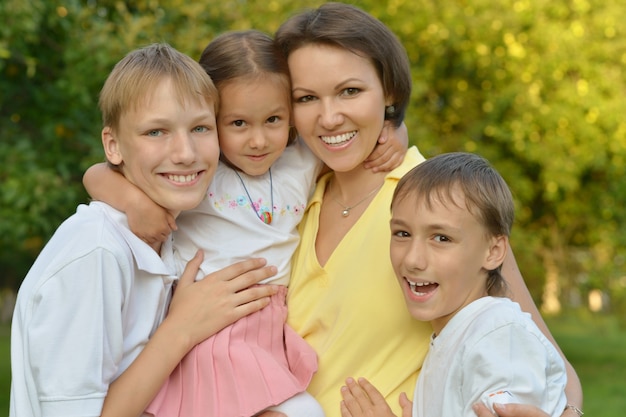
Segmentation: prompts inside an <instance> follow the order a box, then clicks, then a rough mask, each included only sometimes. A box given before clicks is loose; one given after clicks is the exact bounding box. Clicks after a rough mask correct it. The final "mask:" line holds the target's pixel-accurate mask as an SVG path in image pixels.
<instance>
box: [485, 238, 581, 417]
mask: <svg viewBox="0 0 626 417" xmlns="http://www.w3.org/2000/svg"><path fill="white" fill-rule="evenodd" d="M502 275H503V276H504V277H506V280H507V283H508V284H509V288H510V290H511V293H512V297H511V298H512V299H513V301H516V302H518V303H519V304H520V306H521V307H522V310H524V311H526V312H528V313H530V315H531V316H532V318H533V320H534V322H535V324H537V326H538V327H539V329H541V331H542V332H543V334H544V335H545V336H546V337H547V338H548V339H549V340H550V341H551V342H552V344H554V347H556V349H557V351H558V352H559V354H560V355H561V357H562V358H563V361H564V362H565V367H566V370H567V386H566V387H565V395H566V396H567V402H568V404H573V405H575V406H576V407H578V408H582V404H583V390H582V387H581V385H580V380H579V379H578V375H576V371H575V370H574V367H573V366H572V365H571V364H570V363H569V361H568V360H567V358H566V357H565V355H564V354H563V352H562V351H561V348H559V345H558V344H557V343H556V340H554V337H553V336H552V333H550V330H549V329H548V326H547V325H546V323H545V322H544V321H543V317H541V314H540V313H539V310H538V309H537V306H536V305H535V302H534V301H533V299H532V297H531V296H530V292H529V291H528V287H526V283H525V282H524V278H523V277H522V273H521V272H520V270H519V267H518V266H517V262H516V261H515V255H513V251H512V250H511V247H510V246H509V252H508V254H507V256H506V258H505V259H504V264H503V265H502ZM572 413H574V414H572ZM486 415H487V416H488V415H489V414H486ZM570 415H571V416H573V417H574V416H577V414H576V413H575V412H574V411H573V410H572V409H566V410H565V412H564V413H563V414H562V417H565V416H570ZM511 416H513V414H511ZM517 416H519V417H522V416H524V414H519V415H517ZM528 416H529V417H530V416H532V415H531V414H528Z"/></svg>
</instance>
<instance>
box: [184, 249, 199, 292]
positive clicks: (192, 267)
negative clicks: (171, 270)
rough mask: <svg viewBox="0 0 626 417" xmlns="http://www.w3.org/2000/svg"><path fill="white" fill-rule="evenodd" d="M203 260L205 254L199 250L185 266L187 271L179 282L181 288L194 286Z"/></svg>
mask: <svg viewBox="0 0 626 417" xmlns="http://www.w3.org/2000/svg"><path fill="white" fill-rule="evenodd" d="M203 259H204V252H203V251H201V250H199V251H197V252H196V254H195V255H194V257H193V258H191V260H190V261H189V262H187V265H186V266H185V270H184V271H183V274H182V275H181V277H180V279H179V280H178V286H179V287H180V286H181V285H183V286H185V285H189V284H192V283H193V282H194V280H195V279H196V275H197V274H198V270H199V269H200V265H201V264H202V260H203Z"/></svg>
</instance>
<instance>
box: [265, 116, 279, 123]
mask: <svg viewBox="0 0 626 417" xmlns="http://www.w3.org/2000/svg"><path fill="white" fill-rule="evenodd" d="M279 121H280V117H278V116H270V117H268V118H267V123H278V122H279Z"/></svg>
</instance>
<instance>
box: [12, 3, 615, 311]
mask: <svg viewBox="0 0 626 417" xmlns="http://www.w3.org/2000/svg"><path fill="white" fill-rule="evenodd" d="M321 3H323V2H322V1H311V2H308V3H307V5H306V6H310V7H315V6H317V5H319V4H321ZM354 3H355V4H357V5H358V6H360V7H362V8H363V9H365V10H367V11H369V12H371V13H372V14H373V15H375V16H377V17H378V18H380V19H381V20H382V21H383V22H385V23H386V24H388V25H389V26H390V27H391V28H392V29H393V30H394V32H395V33H396V34H397V35H398V37H399V38H400V40H401V41H402V43H403V44H404V45H405V47H406V49H407V52H408V54H409V57H410V59H411V62H412V65H413V68H412V71H413V80H414V91H413V97H412V104H411V108H410V109H409V112H408V117H407V121H406V122H407V125H408V128H409V132H410V136H411V138H412V142H413V143H416V144H418V145H419V147H420V149H421V150H422V152H423V153H424V154H425V155H427V156H430V155H434V154H436V153H440V152H444V151H453V150H465V151H472V152H478V153H480V154H482V155H484V156H485V157H487V158H489V159H490V160H491V161H492V163H493V164H494V165H495V166H496V167H497V168H498V169H499V170H500V171H501V172H502V174H503V175H504V176H505V178H506V179H507V180H508V182H509V184H510V185H511V187H512V189H513V191H514V194H515V196H516V200H517V207H518V210H517V224H516V227H515V229H514V236H513V246H514V248H515V252H516V255H517V258H518V262H519V264H520V266H521V267H522V270H523V273H524V275H525V277H526V278H527V280H528V282H529V286H530V287H531V290H532V292H533V294H534V295H536V296H537V297H539V295H540V292H541V286H542V282H543V276H544V275H545V269H546V267H547V265H554V266H555V267H556V269H557V271H558V272H559V273H560V276H561V281H562V282H561V285H562V288H563V290H564V291H565V294H568V292H569V291H571V290H572V289H574V288H577V287H579V286H581V284H582V285H583V287H582V288H583V290H589V289H593V288H601V289H605V290H609V289H610V290H611V291H612V292H613V293H614V294H615V295H616V296H617V295H618V294H624V293H625V292H626V290H624V282H623V280H620V279H619V277H621V276H622V275H624V260H625V259H626V253H624V252H625V249H624V248H626V242H625V240H626V233H624V231H625V230H624V229H625V227H626V218H625V216H626V212H625V211H624V210H623V207H624V205H625V203H626V184H624V181H625V180H624V176H625V175H624V174H625V172H624V171H625V161H626V122H624V119H623V115H624V114H626V100H624V99H623V93H624V91H626V80H625V75H624V72H623V71H621V68H622V67H623V66H624V65H625V64H626V36H624V35H625V34H624V27H623V25H621V22H623V21H624V20H625V19H626V9H624V8H623V7H621V5H619V4H616V3H615V2H610V1H609V2H606V1H601V0H555V1H543V0H542V1H531V0H500V1H497V2H494V1H492V0H456V1H450V2H445V5H444V3H441V2H438V1H435V0H388V1H385V2H382V1H379V0H360V1H354ZM303 7H304V6H303V4H302V2H301V1H299V0H269V1H268V0H265V1H260V0H234V1H228V2H212V3H211V4H210V5H207V4H206V3H205V2H188V1H184V0H161V1H159V0H140V1H134V2H130V1H119V0H89V1H78V0H67V1H65V2H63V3H62V4H56V5H55V4H52V3H51V2H47V1H45V0H31V1H30V2H27V3H24V2H22V1H20V0H4V1H3V2H1V3H0V21H3V22H11V24H10V25H2V26H1V27H0V91H1V92H2V93H1V94H0V136H1V137H2V138H3V139H2V142H1V143H0V158H1V160H2V161H4V163H3V164H2V166H1V167H0V216H1V221H0V266H1V269H2V271H3V272H4V275H3V276H2V277H0V279H1V280H3V281H2V282H3V284H4V285H5V286H13V287H15V286H17V285H18V284H19V282H20V280H21V278H22V277H23V275H24V274H25V272H26V270H27V268H28V265H29V264H30V263H31V262H32V260H33V259H34V256H36V254H37V253H38V251H39V250H40V249H41V247H42V245H43V244H44V243H45V241H46V240H47V239H48V238H49V236H50V234H51V233H52V232H53V230H54V229H55V228H56V227H57V226H58V224H59V223H60V222H61V221H62V220H63V219H64V218H66V217H67V216H68V215H70V214H71V213H72V212H73V211H74V209H75V206H76V204H77V203H80V202H85V201H87V196H86V194H85V193H84V191H83V189H82V185H81V183H80V181H81V177H82V173H83V172H84V170H85V169H86V167H87V166H89V165H90V164H92V163H94V162H96V161H99V160H101V159H102V152H101V145H100V141H99V140H98V137H99V131H100V118H99V112H98V109H97V95H98V91H99V89H100V86H101V85H102V82H103V81H104V79H105V77H106V75H107V73H108V72H109V70H110V69H111V67H112V66H113V64H114V63H115V62H116V61H117V60H119V59H120V58H121V57H122V56H123V55H124V54H125V53H126V52H128V51H129V50H131V49H134V48H136V47H138V46H141V45H145V44H148V43H151V42H159V41H164V42H169V43H171V44H172V45H174V46H175V47H177V48H178V49H180V50H181V51H183V52H185V53H187V54H189V55H190V56H192V57H194V58H197V57H198V56H199V55H200V53H201V52H202V50H203V49H204V47H205V46H206V44H207V43H208V42H209V41H210V40H211V39H212V38H213V37H214V36H215V35H216V34H218V33H220V32H223V31H225V30H231V29H247V28H251V27H253V28H256V29H260V30H263V31H266V32H268V33H272V32H273V31H274V30H276V28H277V27H278V26H279V25H280V23H281V22H283V21H284V20H285V19H286V18H287V17H288V16H289V15H291V14H293V13H295V12H297V11H299V10H300V9H302V8H303ZM346 23H347V24H349V22H346ZM623 298H624V297H623V295H620V296H617V297H616V299H615V301H616V302H615V303H614V305H613V307H614V308H620V309H621V308H624V309H625V310H626V307H623V304H624V303H623V301H620V300H623Z"/></svg>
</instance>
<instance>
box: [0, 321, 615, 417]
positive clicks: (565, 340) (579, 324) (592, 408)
mask: <svg viewBox="0 0 626 417" xmlns="http://www.w3.org/2000/svg"><path fill="white" fill-rule="evenodd" d="M546 322H547V323H548V326H549V327H550V330H551V331H552V334H553V335H554V337H555V338H556V340H557V341H558V343H559V346H560V347H561V349H563V351H564V352H565V355H566V356H567V358H568V359H569V361H570V362H571V363H572V365H573V366H574V368H575V369H576V372H577V373H578V376H579V378H580V380H581V382H582V385H583V392H584V397H585V406H584V411H585V414H586V415H588V416H603V417H622V416H623V415H624V410H626V395H625V394H626V377H625V375H624V374H625V373H626V349H624V348H625V347H626V329H625V328H623V327H620V325H619V323H618V320H617V319H616V318H614V317H606V316H598V315H591V314H588V313H571V314H567V315H564V316H561V317H549V318H546ZM9 341H10V330H9V326H8V325H0V416H2V415H8V410H9V391H10V384H11V377H10V374H11V371H10V356H9Z"/></svg>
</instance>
